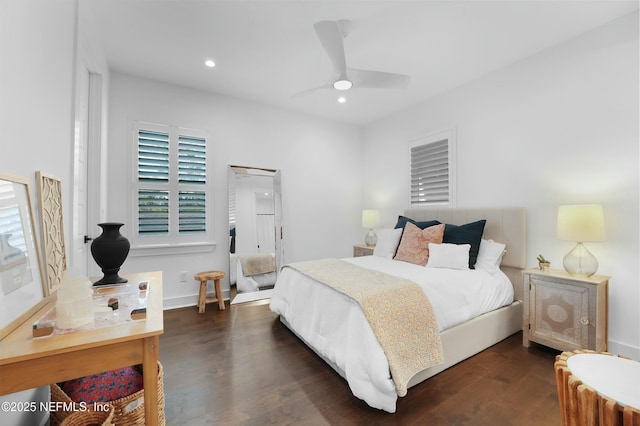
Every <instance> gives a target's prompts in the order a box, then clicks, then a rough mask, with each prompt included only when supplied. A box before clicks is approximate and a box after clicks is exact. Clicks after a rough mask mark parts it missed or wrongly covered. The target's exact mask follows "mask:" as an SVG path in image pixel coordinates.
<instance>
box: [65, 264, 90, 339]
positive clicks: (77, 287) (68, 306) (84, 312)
mask: <svg viewBox="0 0 640 426" xmlns="http://www.w3.org/2000/svg"><path fill="white" fill-rule="evenodd" d="M57 293H58V297H57V300H56V324H57V325H58V328H60V329H63V330H64V329H70V328H79V327H83V326H85V325H89V324H93V320H94V318H93V290H92V289H91V281H89V280H88V279H86V278H78V277H68V276H67V275H66V274H65V276H64V277H63V278H62V281H60V287H59V288H58V291H57Z"/></svg>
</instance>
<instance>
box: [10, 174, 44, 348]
mask: <svg viewBox="0 0 640 426" xmlns="http://www.w3.org/2000/svg"><path fill="white" fill-rule="evenodd" d="M42 277H43V274H42V262H41V261H40V249H39V247H38V239H37V234H36V232H35V225H34V218H33V209H32V208H31V193H30V190H29V181H28V180H27V179H25V178H21V177H19V176H13V175H7V174H0V339H3V338H4V336H6V335H7V334H9V333H10V332H11V331H12V330H13V329H14V328H15V327H17V326H18V325H19V324H20V323H21V322H23V321H24V320H25V319H27V318H28V317H29V316H30V315H32V314H33V313H35V312H36V311H37V310H38V309H40V308H41V307H42V306H43V305H44V303H45V299H44V296H45V294H46V290H45V285H44V282H43V280H42Z"/></svg>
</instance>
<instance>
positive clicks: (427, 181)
mask: <svg viewBox="0 0 640 426" xmlns="http://www.w3.org/2000/svg"><path fill="white" fill-rule="evenodd" d="M409 148H410V152H411V154H410V155H411V196H410V198H411V204H412V205H417V204H436V205H448V206H450V207H452V206H454V205H455V173H454V171H455V170H454V169H455V135H454V131H453V130H448V131H443V132H438V133H434V134H431V135H428V136H423V137H420V138H417V139H414V140H412V141H411V142H410V143H409Z"/></svg>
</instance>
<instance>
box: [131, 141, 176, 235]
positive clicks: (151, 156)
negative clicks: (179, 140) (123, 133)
mask: <svg viewBox="0 0 640 426" xmlns="http://www.w3.org/2000/svg"><path fill="white" fill-rule="evenodd" d="M138 182H139V183H140V184H144V185H145V186H146V188H145V189H139V190H138V234H140V235H163V234H168V233H169V189H168V186H167V185H168V183H169V134H168V133H161V132H151V131H146V130H139V131H138ZM152 186H164V188H162V189H161V188H158V189H151V187H152Z"/></svg>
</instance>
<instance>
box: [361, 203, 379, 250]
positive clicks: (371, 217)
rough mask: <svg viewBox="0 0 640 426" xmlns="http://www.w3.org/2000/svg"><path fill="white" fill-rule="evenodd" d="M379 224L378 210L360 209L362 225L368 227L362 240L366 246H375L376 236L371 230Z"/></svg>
mask: <svg viewBox="0 0 640 426" xmlns="http://www.w3.org/2000/svg"><path fill="white" fill-rule="evenodd" d="M378 226H380V212H379V211H378V210H362V227H363V228H369V232H368V233H367V235H365V237H364V242H365V244H366V245H368V246H375V245H376V243H377V242H378V236H377V235H376V233H375V232H373V228H376V227H378Z"/></svg>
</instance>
